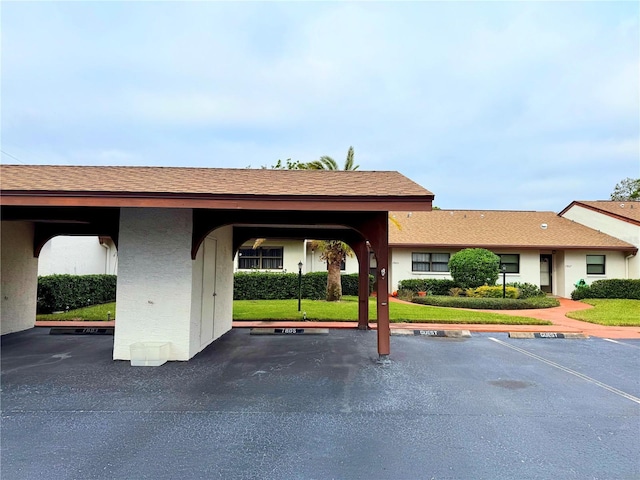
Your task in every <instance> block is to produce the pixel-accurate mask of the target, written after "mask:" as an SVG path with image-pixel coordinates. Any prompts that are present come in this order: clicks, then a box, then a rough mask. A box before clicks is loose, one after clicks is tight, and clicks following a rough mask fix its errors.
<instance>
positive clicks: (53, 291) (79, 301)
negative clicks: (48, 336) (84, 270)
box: [37, 275, 117, 313]
mask: <svg viewBox="0 0 640 480" xmlns="http://www.w3.org/2000/svg"><path fill="white" fill-rule="evenodd" d="M116 280H117V277H116V275H47V276H45V277H38V307H37V309H38V313H51V312H57V311H64V310H73V309H75V308H81V307H86V306H88V305H98V304H101V303H108V302H113V301H115V299H116Z"/></svg>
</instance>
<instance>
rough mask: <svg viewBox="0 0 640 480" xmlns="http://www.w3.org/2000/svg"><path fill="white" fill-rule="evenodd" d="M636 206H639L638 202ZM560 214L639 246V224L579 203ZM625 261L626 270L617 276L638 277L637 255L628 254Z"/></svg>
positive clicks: (639, 264) (639, 268)
mask: <svg viewBox="0 0 640 480" xmlns="http://www.w3.org/2000/svg"><path fill="white" fill-rule="evenodd" d="M636 208H640V202H639V203H638V205H637V207H636ZM562 216H563V217H564V218H567V219H569V220H573V221H574V222H577V223H580V224H582V225H585V226H587V227H589V228H593V229H594V230H599V231H601V232H604V233H606V234H607V235H611V236H612V237H616V238H619V239H620V240H623V241H625V242H628V243H630V244H632V245H634V246H635V247H636V248H640V226H638V225H634V224H633V223H630V222H625V221H624V220H620V219H618V218H614V217H612V216H610V215H606V214H604V213H600V212H595V211H593V210H591V209H588V208H584V207H582V206H580V205H573V206H572V207H571V208H570V209H569V210H567V211H566V212H565V213H563V215H562ZM626 261H627V266H626V271H625V272H624V273H623V274H622V275H621V276H620V277H617V278H640V258H638V255H635V256H630V258H628V260H626Z"/></svg>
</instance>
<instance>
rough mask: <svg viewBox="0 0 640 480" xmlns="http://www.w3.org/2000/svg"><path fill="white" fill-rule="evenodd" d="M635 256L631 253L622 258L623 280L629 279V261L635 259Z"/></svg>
mask: <svg viewBox="0 0 640 480" xmlns="http://www.w3.org/2000/svg"><path fill="white" fill-rule="evenodd" d="M635 256H636V254H635V253H632V254H631V255H627V256H626V257H624V278H627V279H628V278H629V260H631V259H632V258H633V257H635Z"/></svg>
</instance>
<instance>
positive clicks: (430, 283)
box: [398, 278, 459, 295]
mask: <svg viewBox="0 0 640 480" xmlns="http://www.w3.org/2000/svg"><path fill="white" fill-rule="evenodd" d="M458 286H459V285H457V284H456V282H454V281H453V280H449V279H446V278H443V279H438V278H412V279H410V280H400V281H399V282H398V290H409V291H411V292H414V293H418V292H428V293H429V295H449V291H450V290H451V289H452V288H455V287H458Z"/></svg>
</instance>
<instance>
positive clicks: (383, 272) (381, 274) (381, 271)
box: [380, 268, 387, 278]
mask: <svg viewBox="0 0 640 480" xmlns="http://www.w3.org/2000/svg"><path fill="white" fill-rule="evenodd" d="M386 274H387V271H386V270H385V269H384V268H383V269H382V270H380V276H381V277H382V278H384V276H385V275H386Z"/></svg>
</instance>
